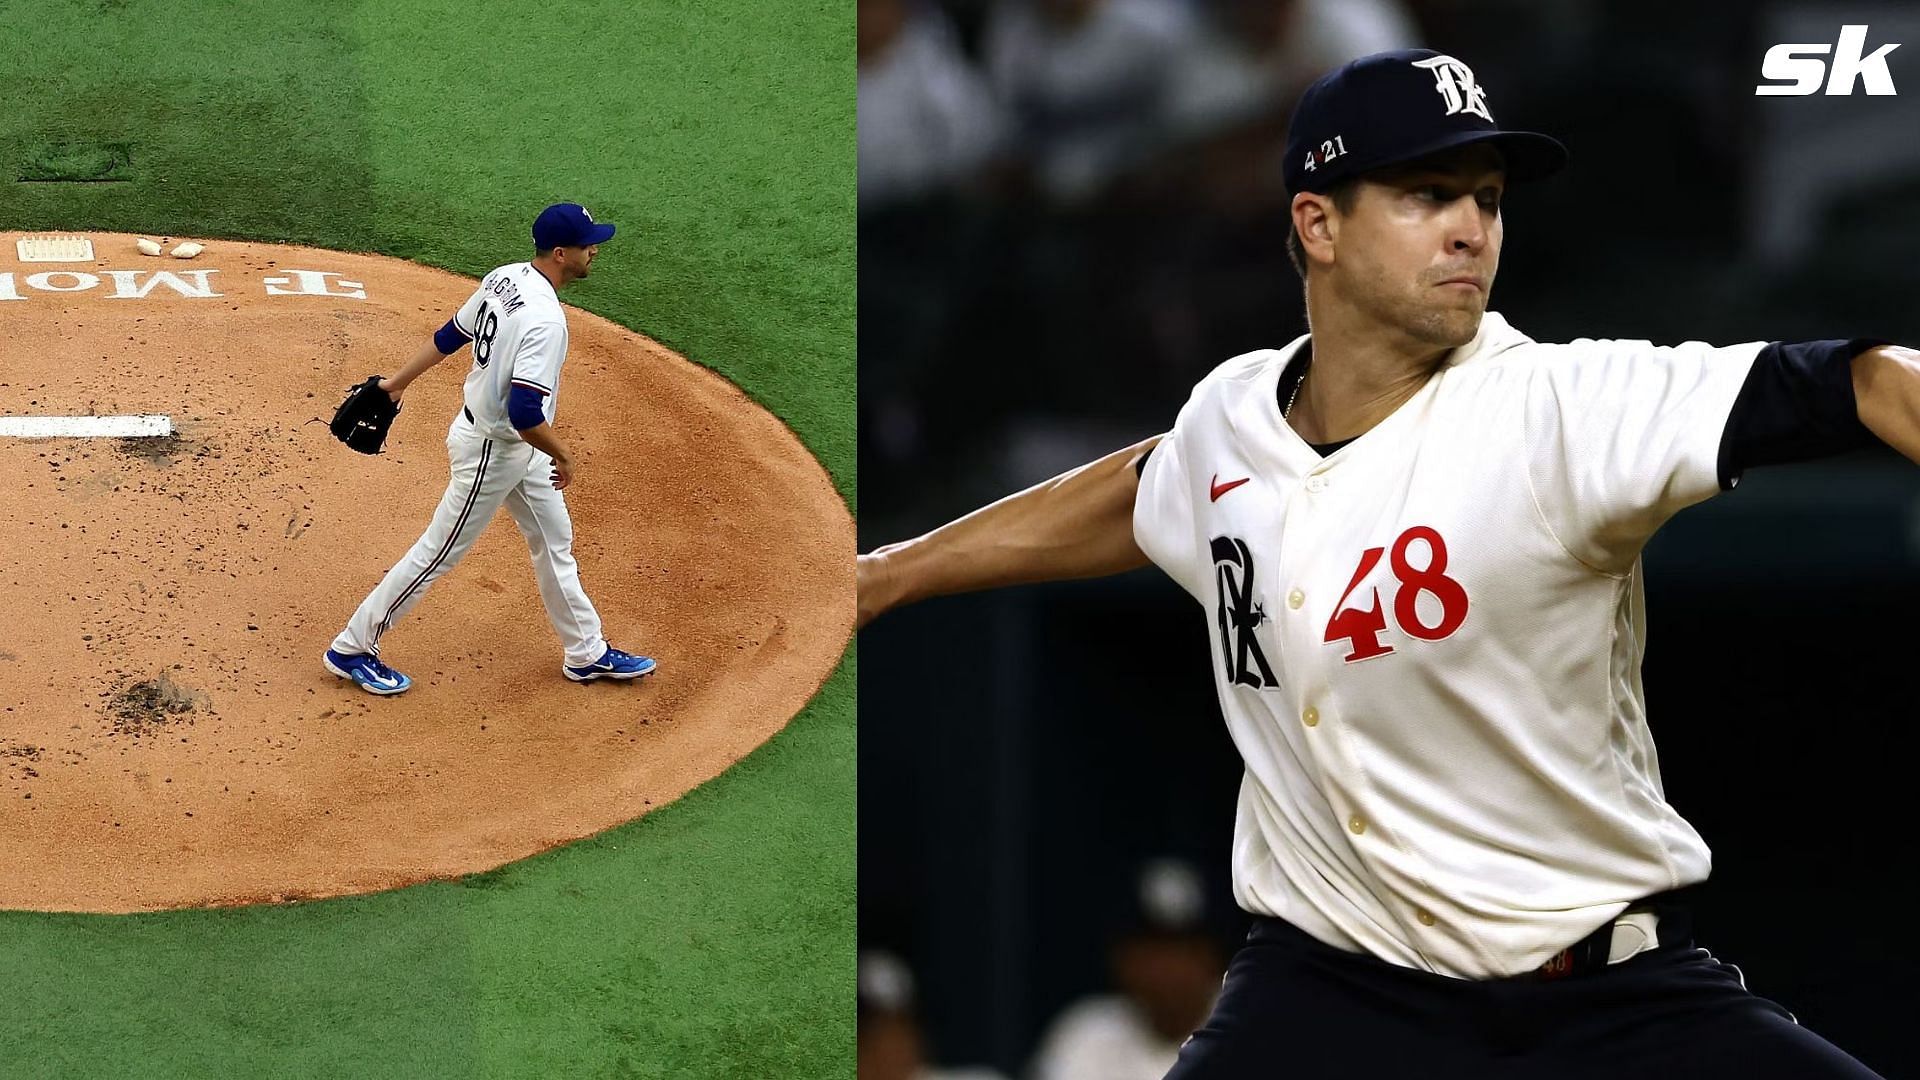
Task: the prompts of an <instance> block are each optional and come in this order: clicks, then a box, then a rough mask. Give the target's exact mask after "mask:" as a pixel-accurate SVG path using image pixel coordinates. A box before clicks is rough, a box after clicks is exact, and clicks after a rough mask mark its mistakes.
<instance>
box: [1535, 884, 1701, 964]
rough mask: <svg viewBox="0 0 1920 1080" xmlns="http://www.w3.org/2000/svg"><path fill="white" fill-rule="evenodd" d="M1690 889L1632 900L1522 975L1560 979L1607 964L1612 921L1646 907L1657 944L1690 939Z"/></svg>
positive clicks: (1691, 926)
mask: <svg viewBox="0 0 1920 1080" xmlns="http://www.w3.org/2000/svg"><path fill="white" fill-rule="evenodd" d="M1693 892H1694V890H1693V889H1692V888H1691V887H1689V888H1683V889H1675V890H1673V891H1672V892H1663V893H1655V894H1654V895H1652V896H1649V897H1646V898H1645V899H1641V900H1636V901H1634V902H1633V903H1631V904H1628V905H1627V910H1625V911H1623V912H1621V913H1620V915H1616V916H1614V918H1612V919H1608V920H1607V921H1606V923H1605V924H1604V925H1603V926H1601V927H1600V929H1598V930H1595V931H1594V932H1593V933H1591V934H1588V935H1587V936H1586V937H1583V938H1581V939H1580V940H1579V941H1576V942H1574V943H1573V944H1572V945H1569V946H1567V947H1566V948H1564V949H1562V950H1560V951H1559V952H1557V953H1555V954H1553V956H1552V957H1551V958H1550V959H1548V960H1547V962H1546V963H1544V964H1541V965H1540V966H1539V968H1537V969H1535V970H1534V971H1532V972H1530V973H1529V974H1527V975H1524V976H1521V977H1522V978H1534V979H1564V978H1567V977H1569V976H1573V975H1586V974H1589V973H1591V972H1595V971H1599V970H1601V969H1603V968H1605V967H1606V966H1607V957H1608V955H1609V954H1610V953H1611V952H1612V949H1613V928H1614V922H1615V921H1616V920H1618V919H1619V918H1620V916H1621V915H1632V914H1636V913H1638V912H1643V911H1650V912H1652V913H1653V914H1654V915H1655V916H1657V917H1658V919H1659V926H1658V928H1657V930H1656V932H1657V933H1658V934H1659V938H1660V939H1659V941H1658V942H1657V947H1659V948H1668V947H1670V946H1674V945H1682V944H1685V943H1686V942H1688V941H1691V940H1693V909H1692V907H1691V906H1690V905H1689V903H1688V900H1689V898H1690V897H1691V896H1692V894H1693Z"/></svg>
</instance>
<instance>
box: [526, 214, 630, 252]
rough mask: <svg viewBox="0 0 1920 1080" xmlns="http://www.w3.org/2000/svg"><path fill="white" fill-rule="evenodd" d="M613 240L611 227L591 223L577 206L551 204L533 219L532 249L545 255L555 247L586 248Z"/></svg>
mask: <svg viewBox="0 0 1920 1080" xmlns="http://www.w3.org/2000/svg"><path fill="white" fill-rule="evenodd" d="M611 239H613V226H611V225H602V224H600V223H599V222H597V221H595V220H593V215H592V214H589V213H587V208H586V207H584V206H581V205H580V204H579V203H570V202H563V203H555V204H553V205H552V206H549V207H547V208H546V209H545V210H542V211H540V216H539V217H537V218H534V219H533V246H534V247H537V248H539V249H540V250H542V251H545V250H546V249H548V248H557V247H587V246H588V245H591V244H604V243H606V242H607V241H609V240H611Z"/></svg>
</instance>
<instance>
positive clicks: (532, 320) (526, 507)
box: [321, 203, 655, 695]
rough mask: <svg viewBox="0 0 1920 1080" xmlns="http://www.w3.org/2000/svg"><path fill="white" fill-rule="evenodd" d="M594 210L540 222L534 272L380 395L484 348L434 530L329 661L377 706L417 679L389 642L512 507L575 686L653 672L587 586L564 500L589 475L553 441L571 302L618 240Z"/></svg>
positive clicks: (479, 302)
mask: <svg viewBox="0 0 1920 1080" xmlns="http://www.w3.org/2000/svg"><path fill="white" fill-rule="evenodd" d="M613 232H614V228H613V226H612V225H606V224H599V223H596V222H595V221H594V220H593V216H592V215H591V214H589V213H587V211H586V210H585V209H583V208H582V207H580V206H578V205H576V204H573V203H559V204H557V205H554V206H549V207H547V208H546V209H545V210H543V211H541V213H540V216H539V217H538V218H536V219H534V223H533V245H534V257H533V260H532V261H531V262H520V263H509V264H507V265H506V266H502V267H499V268H497V269H495V270H493V271H491V272H490V273H488V274H487V276H486V277H484V278H482V279H481V281H480V287H479V288H478V289H475V290H474V293H473V295H472V296H471V297H469V298H468V299H467V302H466V303H465V304H463V305H461V307H460V310H459V311H458V312H457V313H456V314H455V315H454V316H453V317H452V318H451V319H448V320H447V324H446V325H445V326H443V327H441V328H440V329H439V330H438V331H437V332H436V333H435V334H434V335H433V341H432V342H431V343H430V344H428V345H426V346H425V347H424V348H422V349H421V350H420V353H419V355H417V356H415V357H414V358H413V359H412V360H410V361H408V362H407V364H406V366H405V367H402V368H401V369H400V370H399V372H397V373H396V374H394V375H393V376H392V377H391V378H385V379H382V380H381V381H380V388H381V389H383V390H385V391H387V393H389V394H391V395H393V400H394V401H395V402H398V401H399V400H400V395H401V393H402V392H403V391H405V390H406V388H407V385H408V384H409V383H411V382H413V380H415V379H417V378H419V377H420V376H421V375H423V374H425V373H426V372H427V370H428V369H430V368H432V367H433V366H434V365H436V364H438V363H439V362H440V361H442V360H444V359H446V358H447V357H448V356H451V355H452V354H453V353H455V352H457V351H459V349H460V348H461V347H462V346H464V345H466V344H467V343H468V342H472V343H473V368H472V370H470V371H468V373H467V383H466V401H465V405H464V406H463V407H462V408H461V410H460V411H459V412H458V413H456V414H454V417H453V423H452V424H451V425H450V426H449V427H448V429H447V458H448V461H449V462H450V464H451V467H452V479H450V480H449V481H448V483H447V493H446V495H444V496H443V497H442V498H441V499H440V508H439V509H438V510H437V511H435V513H434V515H433V522H432V523H431V524H429V525H428V526H427V531H426V533H425V534H423V535H422V536H421V537H420V539H419V540H417V541H415V542H414V545H413V548H412V550H410V551H408V552H407V554H406V556H405V557H404V558H402V559H401V560H400V562H399V564H398V565H396V566H395V567H394V568H393V569H392V570H389V571H387V576H386V577H385V578H383V579H381V581H380V584H379V585H377V586H375V587H374V590H373V592H371V593H369V594H368V595H367V598H366V599H365V600H363V601H361V603H360V607H359V608H358V609H357V610H356V611H354V613H353V617H352V618H350V619H348V620H347V625H346V629H344V630H342V631H340V636H339V637H337V638H335V639H334V640H333V647H332V648H330V649H328V650H327V653H326V656H325V657H324V658H323V659H322V661H321V662H322V663H323V664H324V665H325V666H326V669H327V670H328V671H331V672H332V673H334V674H335V675H338V676H339V677H340V678H342V679H348V680H351V681H352V682H353V683H354V684H356V685H358V686H359V687H360V688H361V689H362V690H365V691H367V692H368V693H370V694H381V695H390V694H398V693H402V692H404V691H405V690H406V689H407V688H408V687H409V686H412V685H413V680H411V679H409V678H407V677H406V676H405V675H402V674H401V673H400V672H398V671H395V670H394V669H393V668H392V667H390V666H388V665H387V664H386V663H385V662H384V661H382V660H381V659H380V643H381V638H382V637H383V636H384V635H385V634H386V632H387V631H388V630H390V629H392V627H393V625H394V624H395V623H397V622H399V621H400V619H401V617H402V616H404V615H406V613H407V612H409V611H411V610H412V609H413V606H414V605H415V604H418V603H419V602H420V598H421V597H422V596H424V595H425V594H426V591H427V587H428V586H430V585H432V584H433V583H434V581H436V580H437V579H438V578H439V577H440V575H442V574H444V573H446V572H447V571H448V570H450V569H452V568H453V566H454V564H455V563H458V562H459V561H460V560H461V558H462V557H464V556H465V555H466V553H467V552H468V551H469V550H471V549H472V547H473V543H474V541H475V540H477V539H479V537H480V532H481V530H483V529H485V528H486V527H487V522H489V521H491V520H492V519H493V515H494V512H495V511H497V510H499V509H500V507H501V506H502V505H504V506H505V507H506V508H507V513H509V514H511V515H512V516H513V521H514V524H516V525H518V526H520V532H521V534H522V535H523V536H525V537H526V540H527V550H528V552H529V553H530V554H531V555H532V557H533V574H534V577H535V578H536V579H537V580H538V581H539V583H540V599H541V601H542V603H543V604H545V606H546V609H547V618H548V619H549V620H550V621H551V622H552V623H553V628H554V630H555V631H556V632H557V633H558V634H559V635H560V641H561V644H562V645H563V647H564V651H565V656H564V658H563V661H562V665H561V670H562V672H563V673H564V674H565V675H566V677H567V678H569V679H572V680H573V681H575V682H592V681H594V680H596V679H637V678H639V677H641V676H643V675H647V674H651V673H652V671H653V670H654V666H655V665H654V662H653V660H651V659H649V658H648V657H645V656H635V655H632V654H630V653H625V652H622V651H620V650H619V649H616V648H613V647H612V646H610V645H608V644H607V640H606V638H604V637H602V636H601V632H600V615H599V613H598V612H596V611H595V610H594V607H593V602H592V601H590V600H588V599H587V594H586V592H585V591H584V590H583V589H582V588H581V587H580V570H579V567H578V566H577V565H575V563H574V561H573V521H572V519H571V518H569V517H568V516H567V504H566V502H565V500H564V499H562V497H561V495H560V493H561V492H562V491H564V490H565V489H566V488H567V486H568V485H569V484H571V483H572V482H573V479H574V476H575V475H576V474H577V473H578V470H579V466H578V464H576V463H575V461H574V460H573V458H572V457H571V456H570V455H568V453H567V451H566V448H565V447H563V446H562V445H561V444H560V440H559V438H558V437H557V436H556V435H555V434H554V431H553V426H552V421H553V415H554V401H555V399H556V398H557V397H558V395H559V389H560V367H561V365H562V364H563V363H564V362H565V361H566V358H567V321H566V313H565V311H564V310H563V309H562V308H561V306H560V298H559V295H558V292H559V290H561V289H563V288H565V287H566V286H568V285H570V284H572V283H573V282H575V281H578V280H580V279H581V278H584V277H586V276H587V272H588V269H589V268H590V267H591V266H592V265H593V259H594V256H595V255H597V254H598V253H599V250H600V245H601V244H603V243H605V242H606V241H608V240H610V239H612V238H613Z"/></svg>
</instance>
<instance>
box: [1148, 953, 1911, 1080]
mask: <svg viewBox="0 0 1920 1080" xmlns="http://www.w3.org/2000/svg"><path fill="white" fill-rule="evenodd" d="M1676 921H1677V920H1676ZM1667 926H1668V923H1667V922H1665V921H1664V920H1663V922H1662V930H1663V932H1662V934H1661V943H1660V947H1659V948H1656V949H1652V950H1649V951H1647V952H1644V953H1641V954H1640V955H1639V956H1636V957H1634V958H1632V959H1630V960H1626V961H1623V962H1621V963H1618V964H1613V965H1607V966H1602V967H1599V968H1598V969H1596V970H1591V971H1586V972H1583V973H1580V974H1575V975H1571V976H1568V977H1566V978H1563V979H1558V980H1554V981H1542V980H1540V979H1537V978H1535V977H1533V976H1523V977H1518V978H1512V979H1495V980H1485V981H1481V980H1471V981H1470V980H1462V979H1453V978H1448V977H1446V976H1442V975H1435V974H1433V973H1431V972H1425V971H1416V970H1414V969H1411V968H1404V967H1400V966H1399V965H1396V964H1389V963H1387V962H1385V961H1383V960H1379V959H1376V958H1374V957H1371V956H1365V955H1357V954H1354V953H1350V952H1347V951H1345V950H1342V949H1336V948H1333V947H1331V946H1328V945H1325V944H1323V943H1321V942H1320V941H1318V940H1316V939H1315V938H1313V937H1311V936H1309V935H1308V934H1307V933H1306V932H1305V931H1302V930H1300V929H1299V928H1297V927H1294V926H1292V925H1290V924H1288V923H1286V922H1283V921H1281V920H1278V919H1260V920H1257V921H1256V923H1255V926H1254V929H1253V931H1252V932H1251V933H1250V934H1248V937H1247V943H1246V944H1245V945H1244V946H1242V947H1241V949H1240V950H1239V952H1237V953H1236V954H1235V955H1234V958H1233V962H1232V963H1231V964H1230V965H1228V968H1227V977H1226V981H1225V984H1224V986H1223V987H1222V989H1221V993H1220V998H1219V1000H1218V1002H1216V1004H1215V1006H1214V1010H1213V1015H1212V1016H1211V1017H1209V1018H1208V1020H1207V1022H1206V1025H1205V1026H1203V1027H1202V1028H1201V1029H1200V1030H1199V1031H1197V1032H1195V1033H1194V1035H1193V1037H1192V1038H1191V1039H1189V1040H1188V1041H1187V1043H1186V1045H1185V1046H1184V1047H1182V1048H1181V1050H1180V1058H1179V1061H1178V1062H1177V1063H1176V1064H1175V1065H1174V1067H1173V1071H1172V1072H1170V1073H1168V1074H1167V1080H1269V1078H1271V1080H1306V1078H1311V1077H1338V1078H1339V1080H1372V1078H1376V1077H1377V1078H1388V1077H1391V1078H1395V1080H1399V1078H1410V1080H1412V1078H1417V1080H1451V1078H1459V1080H1534V1078H1539V1080H1615V1078H1629V1077H1630V1078H1633V1080H1659V1078H1665V1077H1674V1078H1682V1080H1719V1078H1726V1080H1776V1078H1778V1080H1788V1078H1791V1080H1838V1078H1843V1080H1879V1078H1878V1076H1877V1074H1875V1073H1874V1072H1873V1071H1872V1070H1870V1069H1868V1068H1867V1067H1866V1066H1864V1065H1862V1064H1861V1063H1860V1062H1858V1061H1856V1060H1854V1059H1853V1058H1852V1057H1850V1056H1848V1055H1847V1054H1846V1053H1844V1052H1842V1051H1841V1050H1839V1049H1838V1048H1836V1047H1835V1046H1833V1044H1831V1043H1829V1042H1827V1041H1826V1040H1825V1039H1822V1038H1821V1037H1820V1036H1818V1035H1815V1034H1814V1033H1813V1032H1811V1031H1808V1030H1807V1029H1806V1028H1803V1027H1801V1026H1800V1025H1799V1024H1798V1023H1797V1022H1795V1020H1794V1018H1793V1016H1792V1014H1790V1013H1789V1012H1787V1010H1786V1009H1784V1008H1782V1007H1780V1006H1779V1005H1777V1004H1775V1003H1774V1002H1771V1001H1768V1000H1767V999H1766V998H1763V997H1759V996H1757V995H1754V994H1751V993H1748V992H1747V989H1746V986H1745V982H1744V980H1743V979H1742V977H1741V975H1740V972H1739V969H1737V968H1736V967H1734V966H1733V965H1731V964H1727V963H1723V962H1722V961H1720V960H1717V959H1715V958H1714V957H1713V956H1711V955H1709V954H1708V952H1707V951H1706V950H1705V949H1701V948H1698V947H1696V946H1695V945H1694V943H1693V941H1692V938H1691V934H1690V933H1689V932H1688V931H1687V930H1686V929H1685V927H1684V926H1681V927H1678V928H1676V933H1674V934H1673V935H1669V934H1668V933H1666V932H1665V930H1666V928H1667ZM1670 937H1671V938H1672V940H1669V939H1670Z"/></svg>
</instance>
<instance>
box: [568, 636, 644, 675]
mask: <svg viewBox="0 0 1920 1080" xmlns="http://www.w3.org/2000/svg"><path fill="white" fill-rule="evenodd" d="M654 666H655V665H654V662H653V658H652V657H650V656H635V655H633V654H632V653H623V652H621V651H620V650H619V649H616V648H614V647H613V646H611V645H609V646H607V654H606V655H605V656H602V657H601V658H600V659H598V660H595V661H594V662H593V663H591V664H588V665H587V666H586V667H570V668H567V669H565V670H566V673H567V678H569V679H572V680H573V681H574V682H592V681H593V680H595V679H637V678H639V677H640V676H642V675H651V674H653V669H654Z"/></svg>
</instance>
